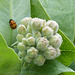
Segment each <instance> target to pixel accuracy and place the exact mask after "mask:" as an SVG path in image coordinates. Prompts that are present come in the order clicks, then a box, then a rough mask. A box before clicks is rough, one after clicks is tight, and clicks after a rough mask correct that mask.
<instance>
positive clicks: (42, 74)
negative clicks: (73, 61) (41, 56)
mask: <svg viewBox="0 0 75 75" xmlns="http://www.w3.org/2000/svg"><path fill="white" fill-rule="evenodd" d="M62 72H73V70H71V69H70V68H68V67H65V66H64V65H62V64H61V63H59V62H58V61H57V60H49V61H46V62H45V64H44V65H43V66H40V67H39V66H37V65H34V64H31V65H29V66H28V67H26V68H24V69H23V70H22V71H21V73H20V75H58V74H60V73H62Z"/></svg>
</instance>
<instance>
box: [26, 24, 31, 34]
mask: <svg viewBox="0 0 75 75" xmlns="http://www.w3.org/2000/svg"><path fill="white" fill-rule="evenodd" d="M27 32H28V33H32V29H31V27H30V26H29V25H28V26H27Z"/></svg>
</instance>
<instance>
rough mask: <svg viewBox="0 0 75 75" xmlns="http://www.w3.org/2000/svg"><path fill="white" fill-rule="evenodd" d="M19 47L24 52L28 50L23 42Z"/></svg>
mask: <svg viewBox="0 0 75 75" xmlns="http://www.w3.org/2000/svg"><path fill="white" fill-rule="evenodd" d="M17 48H18V49H19V50H20V51H22V52H23V51H25V50H26V47H25V45H24V44H23V43H22V42H19V43H18V45H17Z"/></svg>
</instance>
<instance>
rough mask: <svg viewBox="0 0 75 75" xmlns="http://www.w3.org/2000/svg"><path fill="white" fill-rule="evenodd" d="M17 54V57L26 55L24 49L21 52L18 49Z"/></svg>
mask: <svg viewBox="0 0 75 75" xmlns="http://www.w3.org/2000/svg"><path fill="white" fill-rule="evenodd" d="M18 56H19V57H25V56H26V51H23V52H21V51H19V52H18Z"/></svg>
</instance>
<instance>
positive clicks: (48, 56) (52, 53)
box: [43, 46, 56, 60]
mask: <svg viewBox="0 0 75 75" xmlns="http://www.w3.org/2000/svg"><path fill="white" fill-rule="evenodd" d="M43 55H44V56H45V58H46V59H48V60H50V59H54V58H55V57H56V50H55V48H53V47H52V46H49V47H48V48H47V50H45V51H44V54H43Z"/></svg>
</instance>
